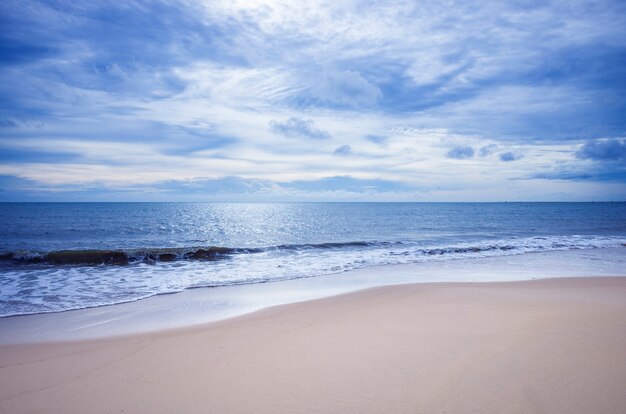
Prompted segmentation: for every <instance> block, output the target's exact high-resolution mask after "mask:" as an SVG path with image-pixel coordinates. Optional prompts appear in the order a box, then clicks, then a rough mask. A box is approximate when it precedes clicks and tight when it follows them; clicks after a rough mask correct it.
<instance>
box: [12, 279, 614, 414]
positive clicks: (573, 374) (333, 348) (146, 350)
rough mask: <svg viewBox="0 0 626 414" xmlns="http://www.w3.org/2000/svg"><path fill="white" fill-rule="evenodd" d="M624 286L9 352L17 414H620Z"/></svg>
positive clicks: (596, 285) (515, 291) (287, 312)
mask: <svg viewBox="0 0 626 414" xmlns="http://www.w3.org/2000/svg"><path fill="white" fill-rule="evenodd" d="M625 298H626V278H623V277H615V278H606V277H604V278H600V277H597V278H575V279H574V278H571V279H567V278H565V279H546V280H539V281H524V282H508V283H473V284H470V283H441V284H436V283H434V284H412V285H403V286H388V287H378V288H373V289H368V290H364V291H360V292H355V293H350V294H345V295H340V296H335V297H330V298H325V299H320V300H314V301H308V302H302V303H296V304H289V305H283V306H277V307H273V308H269V309H265V310H262V311H258V312H255V313H252V314H248V315H244V316H240V317H236V318H232V319H228V320H224V321H219V322H213V323H210V324H205V325H202V326H199V327H194V328H186V329H179V330H170V331H162V332H157V333H151V334H142V335H131V336H124V337H116V338H107V339H99V340H91V341H74V342H60V343H41V344H30V345H4V346H2V347H0V412H3V413H86V412H89V413H115V412H127V413H173V412H184V413H195V412H197V413H206V412H216V413H217V412H220V413H250V412H255V413H259V412H260V413H277V412H288V413H293V412H301V413H310V412H325V413H329V412H330V413H346V412H359V413H363V412H368V413H369V412H371V413H383V412H407V413H408V412H411V413H417V412H419V413H421V412H425V413H434V412H437V413H444V412H445V413H478V412H481V413H508V412H510V413H530V412H533V413H537V412H543V413H590V412H593V413H619V412H625V411H626V392H624V389H625V387H626V299H625Z"/></svg>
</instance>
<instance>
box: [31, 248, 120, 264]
mask: <svg viewBox="0 0 626 414" xmlns="http://www.w3.org/2000/svg"><path fill="white" fill-rule="evenodd" d="M43 259H44V261H45V262H47V263H52V264H91V265H94V264H112V265H127V264H128V257H126V254H125V253H124V252H120V251H112V250H111V251H109V250H78V251H75V250H63V251H59V252H50V253H48V254H46V255H45V256H44V258H43Z"/></svg>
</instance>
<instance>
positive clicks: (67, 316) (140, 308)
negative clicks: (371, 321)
mask: <svg viewBox="0 0 626 414" xmlns="http://www.w3.org/2000/svg"><path fill="white" fill-rule="evenodd" d="M623 269H626V251H625V250H623V249H622V248H613V249H593V250H569V251H551V252H541V253H528V254H524V255H512V256H500V257H486V258H472V259H459V260H455V261H449V262H432V263H416V264H392V265H383V266H374V267H368V268H363V269H358V270H352V271H348V272H343V273H340V274H332V275H323V276H317V277H310V278H302V279H291V280H285V281H278V282H272V283H260V284H247V285H246V284H244V285H234V286H220V287H212V288H198V289H189V290H185V291H182V292H178V293H173V294H167V295H156V296H152V297H149V298H146V299H141V300H136V301H131V302H124V303H120V304H113V305H105V306H96V307H91V308H84V309H78V310H69V311H63V312H53V313H42V314H30V315H15V316H9V317H3V318H0V331H1V332H3V335H2V336H1V337H0V345H1V344H11V343H36V342H50V341H67V340H70V341H71V340H77V339H94V338H105V337H114V336H125V335H132V334H140V333H147V332H158V331H162V330H168V329H177V328H184V327H190V326H195V325H202V324H205V323H208V322H215V321H219V320H226V319H229V318H232V317H236V316H240V315H244V314H249V313H251V312H255V311H258V310H261V309H265V308H269V307H273V306H277V305H282V304H288V303H295V302H305V301H309V300H315V299H320V298H324V297H331V296H335V295H341V294H345V293H349V292H355V291H360V290H363V289H368V288H372V287H378V286H391V285H405V284H411V283H439V282H443V283H455V282H499V281H500V282H503V281H522V280H532V279H546V278H555V277H586V276H594V277H595V276H622V275H626V273H625V272H624V270H623Z"/></svg>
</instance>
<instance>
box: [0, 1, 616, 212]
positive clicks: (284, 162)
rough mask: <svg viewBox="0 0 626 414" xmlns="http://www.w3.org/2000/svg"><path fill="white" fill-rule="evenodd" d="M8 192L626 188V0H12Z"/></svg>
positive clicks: (458, 194)
mask: <svg viewBox="0 0 626 414" xmlns="http://www.w3.org/2000/svg"><path fill="white" fill-rule="evenodd" d="M0 38H1V40H0V200H5V201H27V200H42V201H43V200H50V201H90V200H93V201H138V200H148V201H149V200H155V201H167V200H180V201H314V200H323V201H370V200H371V201H499V200H509V201H515V200H563V201H569V200H583V201H584V200H624V199H626V2H623V1H597V0H596V1H577V0H570V1H539V0H515V1H503V2H481V1H475V2H474V1H458V2H457V1H393V2H384V3H383V2H373V1H336V0H335V1H310V2H299V1H293V2H289V1H265V2H262V1H252V0H250V1H219V0H212V1H193V0H181V1H170V0H163V1H124V2H111V1H98V0H93V1H89V2H69V1H29V0H19V1H11V0H5V1H2V2H1V3H0Z"/></svg>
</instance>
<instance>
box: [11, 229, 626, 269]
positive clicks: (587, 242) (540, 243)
mask: <svg viewBox="0 0 626 414" xmlns="http://www.w3.org/2000/svg"><path fill="white" fill-rule="evenodd" d="M403 246H404V247H407V249H406V250H403V249H402V250H403V251H395V250H389V252H388V253H389V255H391V256H406V255H411V256H441V255H451V254H463V255H466V254H470V253H485V252H494V251H500V252H509V251H511V253H515V251H519V252H520V253H526V252H530V251H541V250H555V249H556V250H562V249H583V248H601V247H619V246H624V247H626V243H623V240H622V239H619V241H616V240H615V239H610V238H609V239H606V238H603V239H602V240H600V242H599V241H598V240H597V239H596V238H595V237H593V236H590V237H589V238H585V237H581V238H573V239H567V240H564V238H563V237H556V238H552V237H534V238H531V239H521V240H514V239H513V240H510V241H509V242H503V241H497V242H495V241H494V242H492V243H485V242H477V243H476V244H475V245H457V246H447V247H432V248H426V247H421V246H419V244H418V243H417V242H407V241H391V242H390V241H349V242H328V243H307V244H281V245H276V246H268V247H245V248H244V247H224V246H200V247H198V246H195V247H161V248H138V249H87V250H69V249H68V250H55V251H49V252H40V251H30V250H16V251H9V252H4V253H0V262H5V263H7V262H9V263H12V264H16V265H19V264H47V265H85V266H94V265H112V266H125V265H130V264H135V263H149V264H151V263H156V262H175V261H209V262H210V261H217V260H222V259H228V258H230V257H232V256H234V255H240V254H258V253H264V252H281V251H285V252H290V251H292V252H302V251H315V250H320V251H325V250H352V249H368V248H369V249H376V248H378V249H385V250H387V249H392V248H396V247H403Z"/></svg>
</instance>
